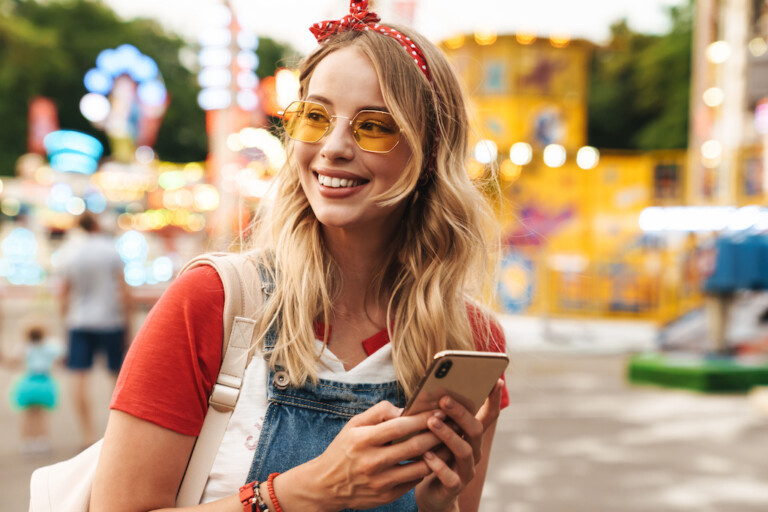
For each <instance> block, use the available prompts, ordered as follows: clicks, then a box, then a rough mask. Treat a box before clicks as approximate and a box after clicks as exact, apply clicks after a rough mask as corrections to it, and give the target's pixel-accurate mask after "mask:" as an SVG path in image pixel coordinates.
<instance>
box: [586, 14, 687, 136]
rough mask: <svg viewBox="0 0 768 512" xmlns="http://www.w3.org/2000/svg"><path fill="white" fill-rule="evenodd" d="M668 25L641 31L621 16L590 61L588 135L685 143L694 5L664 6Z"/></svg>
mask: <svg viewBox="0 0 768 512" xmlns="http://www.w3.org/2000/svg"><path fill="white" fill-rule="evenodd" d="M668 12H669V16H670V20H671V26H672V28H671V30H670V31H669V33H667V34H665V35H661V36H655V35H647V34H640V33H637V32H634V31H633V30H631V29H630V28H629V26H628V25H627V23H626V20H622V21H619V22H617V23H615V24H614V25H612V26H611V40H610V42H609V43H608V44H607V45H606V46H605V47H603V48H598V49H597V50H596V51H595V53H594V55H593V60H592V69H591V77H590V102H589V112H588V116H589V119H588V123H589V128H588V140H589V143H590V144H591V145H593V146H597V147H601V148H616V149H639V150H651V149H672V148H684V147H686V146H687V142H688V110H689V106H688V98H689V88H690V76H691V44H692V43H691V40H692V18H693V17H692V13H693V4H692V3H687V4H684V5H682V6H679V7H671V8H669V10H668Z"/></svg>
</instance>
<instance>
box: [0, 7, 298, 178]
mask: <svg viewBox="0 0 768 512" xmlns="http://www.w3.org/2000/svg"><path fill="white" fill-rule="evenodd" d="M126 43H127V44H132V45H134V46H136V47H137V48H138V49H139V50H140V51H141V52H142V53H144V54H145V55H148V56H150V57H152V58H153V59H154V60H155V62H157V64H158V67H159V68H160V72H161V74H162V76H163V80H164V82H165V86H166V88H167V90H168V94H169V97H170V100H171V101H170V104H169V107H168V110H167V112H166V114H165V117H164V119H163V123H162V126H161V128H160V132H159V134H158V139H157V142H156V144H155V151H156V152H157V154H158V156H159V157H160V158H161V159H164V160H170V161H193V160H202V159H204V158H205V156H206V154H207V144H208V143H207V138H206V133H205V113H204V112H203V111H202V110H201V109H200V107H199V106H198V105H197V94H198V92H199V90H200V88H199V86H198V84H197V80H196V76H195V73H194V72H193V71H192V70H190V69H187V68H186V67H185V66H184V65H182V63H181V62H180V60H179V53H180V51H181V50H182V49H183V48H185V47H189V46H191V45H190V43H188V42H186V41H184V40H183V39H181V38H180V37H179V36H176V35H174V34H170V33H168V32H166V31H165V30H163V28H162V27H161V26H160V25H159V24H158V23H157V22H155V21H152V20H147V19H135V20H129V21H124V20H121V19H120V18H118V17H117V15H116V14H115V13H114V12H113V11H112V10H111V9H110V8H109V7H107V6H105V5H104V4H102V3H101V2H100V1H98V0H53V1H47V2H38V1H34V0H0V119H2V120H3V122H2V123H0V174H2V175H11V174H13V172H14V169H13V167H14V164H15V161H16V159H17V158H18V157H19V156H20V155H21V154H23V153H24V152H25V151H26V137H27V129H26V126H27V108H28V105H29V101H30V100H31V98H33V97H34V96H38V95H41V96H46V97H48V98H51V99H52V100H53V101H54V102H55V103H56V105H57V107H58V112H59V123H60V125H61V127H62V128H66V129H73V130H78V131H82V132H85V133H88V134H90V135H93V136H95V137H97V138H98V139H100V140H101V141H102V142H103V143H105V147H106V148H107V151H108V147H109V146H108V144H106V138H105V136H104V134H103V133H102V132H100V131H99V130H98V129H96V128H94V127H93V126H92V125H91V124H90V123H89V122H88V121H87V120H86V119H85V118H84V117H83V116H82V114H81V113H80V110H79V103H80V98H82V96H83V95H84V94H85V93H86V90H85V86H84V85H83V76H84V75H85V72H86V71H88V70H89V69H91V68H92V67H94V66H95V63H96V57H97V56H98V54H99V52H101V51H102V50H104V49H107V48H117V47H118V46H120V45H122V44H126ZM192 50H193V51H196V50H197V48H195V47H194V46H192ZM257 53H258V55H259V59H260V62H261V65H260V68H259V71H260V73H259V74H260V75H262V73H267V72H268V71H269V70H270V69H271V72H272V73H273V72H274V69H275V67H276V66H277V65H279V64H277V63H278V62H280V61H283V60H286V59H288V58H289V57H290V56H292V55H294V54H295V52H293V50H292V49H291V48H289V47H287V46H285V45H280V44H278V43H275V42H274V41H272V40H269V39H261V40H260V44H259V50H258V51H257ZM262 76H266V75H262Z"/></svg>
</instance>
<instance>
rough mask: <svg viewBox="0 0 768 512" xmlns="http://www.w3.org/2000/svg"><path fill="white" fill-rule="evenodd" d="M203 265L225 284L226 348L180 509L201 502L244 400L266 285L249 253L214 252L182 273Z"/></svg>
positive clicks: (179, 498) (186, 475)
mask: <svg viewBox="0 0 768 512" xmlns="http://www.w3.org/2000/svg"><path fill="white" fill-rule="evenodd" d="M200 265H209V266H211V267H213V268H214V269H215V270H216V271H217V272H218V273H219V276H220V277H221V282H222V284H223V285H224V314H223V319H222V321H223V326H224V336H223V347H222V360H221V368H220V370H219V375H218V377H217V378H216V383H215V384H214V385H213V389H212V390H211V395H210V398H209V399H208V412H207V413H206V415H205V420H204V422H203V428H202V429H201V430H200V435H199V436H198V437H197V441H196V442H195V447H194V449H193V450H192V455H191V456H190V459H189V463H188V464H187V469H186V472H185V473H184V479H183V480H182V482H181V486H180V487H179V493H178V495H177V496H176V506H178V507H184V506H192V505H197V504H199V503H200V498H201V497H202V495H203V490H204V488H205V484H206V482H207V481H208V475H209V474H210V472H211V468H212V467H213V461H214V459H215V458H216V454H217V453H218V451H219V446H220V445H221V440H222V439H223V437H224V432H225V431H226V429H227V424H228V423H229V418H230V416H232V411H234V409H235V404H237V399H238V397H239V396H240V388H241V386H242V383H243V376H244V374H245V368H246V366H247V365H248V361H249V360H250V357H249V354H250V349H251V344H252V343H253V338H254V333H255V329H256V323H257V320H256V319H257V318H258V315H260V314H261V307H262V302H263V301H262V285H261V277H260V275H259V271H258V268H257V266H256V264H255V262H254V260H253V258H252V257H251V256H249V255H247V254H229V253H212V254H205V255H202V256H198V257H197V258H194V259H192V260H191V261H189V262H188V263H187V264H186V265H184V267H183V268H182V269H181V271H180V272H179V273H180V274H181V273H183V272H186V271H187V270H189V269H191V268H194V267H198V266H200Z"/></svg>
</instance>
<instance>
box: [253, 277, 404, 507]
mask: <svg viewBox="0 0 768 512" xmlns="http://www.w3.org/2000/svg"><path fill="white" fill-rule="evenodd" d="M262 282H263V283H264V292H265V294H266V295H267V296H268V295H269V293H271V291H272V289H273V287H274V284H272V282H271V281H270V280H269V277H268V276H267V275H266V272H262ZM276 339H277V333H276V332H275V330H274V328H272V329H270V331H269V332H267V334H266V337H265V340H264V351H265V352H269V351H271V350H272V348H273V347H274V346H275V342H276ZM267 400H268V405H267V412H266V415H265V417H264V424H263V426H262V429H261V435H260V437H259V444H258V445H257V447H256V451H255V452H254V456H253V462H252V463H251V470H250V471H249V472H248V478H247V479H246V482H251V481H253V480H257V481H260V482H263V481H265V480H266V479H267V477H268V476H269V474H270V473H273V472H280V473H282V472H284V471H287V470H289V469H291V468H293V467H295V466H298V465H300V464H303V463H304V462H307V461H309V460H311V459H314V458H315V457H317V456H318V455H320V454H321V453H322V452H323V451H324V450H325V449H326V448H327V447H328V445H329V444H330V443H331V441H333V439H334V438H335V437H336V435H337V434H338V433H339V432H340V431H341V429H342V428H343V427H344V425H346V423H347V422H348V421H349V419H350V418H351V417H352V416H354V415H356V414H360V413H362V412H364V411H365V410H367V409H369V408H370V407H372V406H373V405H375V404H376V403H378V402H380V401H382V400H389V401H390V402H392V403H393V404H395V405H396V406H398V407H403V406H404V405H405V396H404V395H403V393H402V391H401V390H400V388H399V387H398V385H397V382H394V381H393V382H387V383H383V384H349V383H344V382H334V381H330V380H325V379H320V380H319V381H318V382H317V385H313V384H312V383H311V382H307V384H306V385H304V386H303V387H301V388H293V387H290V386H289V385H288V382H287V375H286V374H285V372H284V371H282V369H280V368H277V370H272V369H270V371H269V382H268V383H267ZM321 499H322V498H321ZM345 510H351V509H345ZM370 510H376V511H382V512H383V511H391V512H395V511H405V512H407V511H414V512H415V511H416V510H417V507H416V499H415V497H414V491H413V489H411V490H410V491H409V492H407V493H406V494H405V495H403V496H401V497H400V499H398V500H396V501H395V502H393V503H390V504H388V505H384V506H381V507H377V508H374V509H370Z"/></svg>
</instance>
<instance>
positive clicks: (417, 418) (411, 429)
mask: <svg viewBox="0 0 768 512" xmlns="http://www.w3.org/2000/svg"><path fill="white" fill-rule="evenodd" d="M435 414H437V415H438V416H439V417H441V418H445V413H443V412H442V411H427V412H422V413H419V414H416V415H413V416H399V417H396V418H390V419H389V421H386V422H383V423H381V424H380V425H378V426H377V428H376V429H374V430H372V433H371V442H372V443H373V444H377V445H380V446H383V445H385V444H389V443H392V442H393V441H395V442H399V441H400V440H402V439H403V438H405V437H410V436H412V435H414V434H417V433H419V432H422V431H424V430H427V420H428V419H429V418H431V417H433V416H434V415H435ZM419 455H421V454H419Z"/></svg>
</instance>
